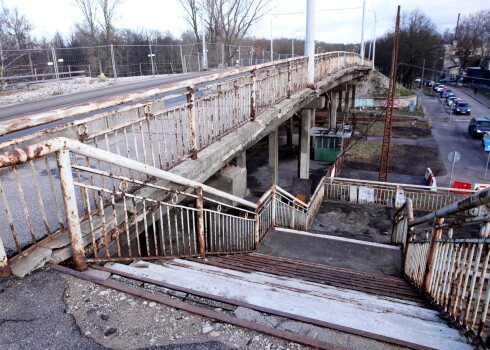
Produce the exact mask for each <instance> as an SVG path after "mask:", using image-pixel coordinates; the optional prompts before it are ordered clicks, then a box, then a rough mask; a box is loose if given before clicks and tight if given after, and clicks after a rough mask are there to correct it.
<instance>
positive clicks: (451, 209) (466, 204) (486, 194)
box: [408, 188, 490, 227]
mask: <svg viewBox="0 0 490 350" xmlns="http://www.w3.org/2000/svg"><path fill="white" fill-rule="evenodd" d="M489 202H490V188H486V189H484V190H482V191H479V192H477V193H474V194H472V195H470V196H469V197H467V198H465V199H462V200H460V201H457V202H455V203H453V204H450V205H448V206H445V207H444V208H441V209H439V210H436V211H434V212H432V213H430V214H427V215H425V216H423V217H421V218H418V219H415V220H414V221H412V222H411V223H409V225H408V226H409V227H414V226H417V225H420V224H423V223H425V222H428V221H431V220H434V219H435V218H442V217H444V216H447V215H452V214H456V213H458V212H462V211H465V210H469V209H472V208H476V207H478V206H480V205H483V204H487V203H489Z"/></svg>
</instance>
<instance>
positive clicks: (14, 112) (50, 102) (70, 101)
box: [0, 71, 216, 121]
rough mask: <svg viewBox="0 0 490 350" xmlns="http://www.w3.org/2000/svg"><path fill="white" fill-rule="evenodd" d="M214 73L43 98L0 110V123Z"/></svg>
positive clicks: (181, 76) (153, 80)
mask: <svg viewBox="0 0 490 350" xmlns="http://www.w3.org/2000/svg"><path fill="white" fill-rule="evenodd" d="M214 73H216V72H214V71H213V72H209V71H204V72H197V73H189V74H176V75H173V76H170V77H169V76H165V77H160V78H159V77H156V78H148V79H142V80H138V81H135V82H130V83H121V84H116V85H113V86H110V87H104V88H100V89H95V90H87V91H83V92H78V93H74V94H70V95H60V96H55V97H50V98H45V99H42V100H39V101H32V102H25V103H19V104H15V105H9V106H5V107H1V108H0V121H4V120H9V119H14V118H18V117H22V116H26V115H29V114H34V113H39V112H45V111H49V110H51V109H56V108H61V107H67V106H72V105H77V104H80V103H84V102H88V101H93V100H100V99H104V98H108V97H113V96H117V95H121V94H125V93H129V92H135V91H140V90H144V89H151V88H154V87H158V86H163V85H166V84H170V83H174V82H177V81H182V80H187V79H192V78H196V77H200V76H203V75H209V74H214Z"/></svg>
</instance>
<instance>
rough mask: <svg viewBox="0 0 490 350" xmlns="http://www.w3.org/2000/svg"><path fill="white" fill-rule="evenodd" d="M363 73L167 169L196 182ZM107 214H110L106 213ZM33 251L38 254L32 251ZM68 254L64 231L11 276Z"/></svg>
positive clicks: (324, 86)
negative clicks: (331, 91)
mask: <svg viewBox="0 0 490 350" xmlns="http://www.w3.org/2000/svg"><path fill="white" fill-rule="evenodd" d="M365 73H366V71H364V70H359V69H357V68H349V69H346V70H343V71H339V72H336V73H334V74H332V75H330V76H328V77H327V78H325V79H324V80H322V81H321V82H319V83H317V85H318V86H319V90H316V91H312V90H310V89H308V88H306V89H303V90H302V91H299V92H297V93H295V94H293V95H292V96H291V97H290V98H289V99H286V100H283V101H281V102H280V103H278V104H277V105H275V106H274V107H272V108H271V109H270V110H267V111H265V112H264V113H262V114H261V115H259V116H258V117H257V119H256V120H255V121H253V122H250V123H247V124H245V125H243V126H242V127H241V128H238V129H237V130H236V131H234V132H232V133H230V134H228V135H226V136H224V137H223V138H222V139H221V140H220V141H217V142H215V143H213V144H211V145H210V146H208V147H206V148H205V149H203V150H202V151H201V152H199V157H198V158H197V159H191V158H188V159H187V160H185V161H183V162H182V163H180V164H178V165H177V166H175V167H174V168H172V169H171V170H170V171H171V172H172V173H175V174H178V175H180V176H183V177H187V178H192V179H194V180H195V181H198V182H204V181H206V180H207V179H209V178H210V177H211V176H212V175H213V174H215V173H216V172H218V171H219V170H220V169H221V168H222V167H223V166H224V165H225V164H226V163H227V162H229V161H231V160H232V159H233V158H234V157H235V156H236V154H238V153H240V152H243V151H246V150H247V149H248V148H249V147H250V146H252V145H253V144H254V143H256V142H257V141H259V140H260V139H262V138H263V137H265V136H267V135H268V134H269V133H270V132H271V131H272V130H274V129H276V128H277V127H279V126H280V125H281V124H282V123H284V122H285V121H286V120H288V119H289V118H291V117H292V116H293V115H294V114H295V113H297V112H298V111H300V110H301V109H303V108H305V107H306V106H308V104H310V103H311V102H312V101H314V100H315V99H317V98H318V97H319V93H320V94H323V93H325V92H326V91H328V90H331V89H332V88H334V87H335V86H337V85H339V84H343V83H345V82H348V81H351V80H354V79H357V78H359V77H360V76H362V75H364V74H365ZM155 183H156V184H160V185H166V186H169V184H168V182H167V181H164V182H162V181H160V182H159V181H156V182H155ZM159 191H161V190H158V189H155V188H142V189H141V190H139V191H138V192H139V193H138V195H140V196H143V197H147V198H152V196H155V194H157V193H158V192H159ZM135 194H136V193H135ZM106 209H107V210H111V211H112V207H110V206H109V207H107V208H106ZM108 217H111V216H110V215H109V216H108ZM137 219H138V221H140V219H141V220H142V217H138V218H137ZM117 221H118V222H119V218H118V219H117ZM88 224H89V223H88V220H85V221H84V222H82V223H81V225H88ZM107 225H108V226H107V228H106V229H107V230H108V231H110V229H112V228H110V227H109V225H110V224H109V222H108V223H107ZM111 227H113V226H111ZM87 228H88V227H87ZM95 229H96V232H95V236H96V239H99V238H101V237H102V228H101V226H98V227H96V228H95ZM83 235H84V237H83V245H84V247H87V246H88V245H90V244H91V243H92V235H90V234H89V233H87V231H86V230H83ZM38 251H39V252H38ZM36 252H37V254H35V253H36ZM71 257H72V251H71V246H70V240H69V237H68V233H66V235H65V234H62V235H60V237H58V238H56V239H53V240H52V241H51V242H48V243H47V244H46V246H44V247H42V248H38V249H36V250H35V251H34V252H32V253H30V254H29V255H27V256H26V257H24V258H22V259H20V260H19V261H17V262H16V263H15V264H13V265H12V266H11V267H10V268H11V270H12V274H13V275H14V276H17V277H24V276H25V275H27V274H29V273H31V272H33V271H34V270H37V269H39V268H42V267H43V266H44V265H45V264H46V263H48V262H49V263H55V264H58V263H60V262H63V261H66V260H68V259H70V258H71Z"/></svg>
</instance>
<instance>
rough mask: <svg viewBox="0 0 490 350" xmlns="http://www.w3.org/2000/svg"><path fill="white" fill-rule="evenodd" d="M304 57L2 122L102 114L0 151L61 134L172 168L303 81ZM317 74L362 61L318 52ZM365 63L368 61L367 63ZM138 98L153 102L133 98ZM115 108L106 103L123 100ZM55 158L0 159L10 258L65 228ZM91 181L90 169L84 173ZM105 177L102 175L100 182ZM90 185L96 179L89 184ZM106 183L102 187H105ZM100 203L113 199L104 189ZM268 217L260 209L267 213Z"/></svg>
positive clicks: (138, 177)
mask: <svg viewBox="0 0 490 350" xmlns="http://www.w3.org/2000/svg"><path fill="white" fill-rule="evenodd" d="M307 60H308V58H307V57H299V58H293V59H288V60H282V61H276V62H271V63H267V64H262V65H257V66H253V67H248V68H241V69H235V70H231V71H227V72H224V73H216V74H212V75H209V76H205V77H201V78H196V79H192V80H188V81H182V82H177V83H172V84H169V85H166V86H164V87H160V88H153V89H149V90H146V91H140V92H135V93H129V94H126V95H122V96H118V97H114V98H110V99H106V100H102V101H94V102H90V103H86V104H83V105H78V106H73V107H67V108H62V109H59V110H55V111H51V112H43V113H39V114H36V115H32V116H26V117H23V118H18V119H15V121H6V122H0V135H6V134H10V133H13V132H16V131H20V130H24V129H29V128H31V127H34V126H39V125H44V124H46V125H47V124H48V123H51V122H60V121H63V120H66V119H67V118H74V117H77V116H80V117H81V116H83V115H85V114H87V113H94V112H97V111H99V113H97V114H95V115H92V116H89V117H84V118H82V119H78V120H74V121H69V122H68V123H66V124H63V125H58V126H55V127H52V128H49V129H46V130H41V131H36V132H33V133H31V134H28V135H25V136H22V137H17V138H14V139H11V140H8V141H5V142H3V143H1V144H0V151H8V150H12V149H16V148H24V147H27V146H29V145H32V144H33V143H34V142H35V143H38V142H40V141H42V140H51V139H53V138H56V137H58V136H61V137H68V138H72V139H76V140H78V141H80V142H83V143H84V144H87V145H90V146H93V147H95V148H98V149H101V150H104V151H107V152H110V153H113V154H116V155H120V156H124V157H127V158H130V159H133V160H135V161H138V162H141V163H144V164H146V165H149V166H152V167H156V168H160V169H163V170H169V169H171V168H172V167H174V166H176V165H177V164H180V163H181V162H183V161H184V160H186V159H188V158H189V157H195V156H196V154H197V152H198V151H200V150H202V149H203V148H205V147H207V146H209V145H210V144H212V143H214V142H215V141H217V140H220V139H221V138H222V137H224V136H225V135H227V134H229V133H231V132H232V131H234V130H236V129H237V128H239V127H240V126H242V125H244V124H245V123H247V122H250V121H253V120H255V118H256V117H258V116H259V115H260V114H261V113H263V112H265V111H267V110H268V109H270V108H271V107H272V106H274V105H275V104H277V103H278V102H280V101H282V100H284V99H287V98H289V97H291V95H292V94H295V93H297V92H299V91H302V90H303V89H305V88H306V87H307ZM316 61H317V65H316V71H317V72H316V76H317V79H318V80H321V79H323V78H325V77H327V76H328V75H330V74H333V73H336V72H339V71H342V70H343V69H346V68H352V67H360V66H361V58H360V56H359V55H357V54H354V53H347V52H332V53H327V54H321V55H318V56H317V58H316ZM365 65H366V67H367V66H368V63H366V61H365ZM142 99H147V100H148V99H151V100H150V101H144V102H138V101H140V100H142ZM128 103H132V104H130V105H124V106H122V107H119V108H117V109H116V110H109V111H107V110H106V111H104V110H103V109H106V108H109V107H117V106H118V105H121V104H128ZM84 166H85V167H90V168H92V169H96V170H98V171H99V172H103V171H107V172H109V173H111V174H119V175H122V174H125V176H126V177H130V178H132V179H133V180H134V181H128V182H127V184H128V186H129V188H128V190H127V192H131V191H134V190H135V189H137V188H139V187H141V186H142V184H145V183H147V182H148V181H151V180H152V179H151V178H150V177H147V176H146V175H145V174H143V173H141V172H135V171H134V170H125V169H123V168H122V167H118V166H115V165H114V164H108V165H106V166H107V168H103V167H102V162H100V161H92V162H90V164H88V163H87V164H85V165H84ZM59 176H60V174H59V170H58V166H57V160H56V157H55V154H54V153H47V154H45V155H43V156H42V157H37V158H33V159H30V160H29V161H27V162H22V163H18V164H16V165H13V166H5V165H4V164H0V207H1V209H2V211H1V214H0V235H1V236H2V237H3V240H4V241H3V243H4V245H5V247H4V249H5V250H6V252H7V255H8V256H9V258H11V259H13V261H15V260H16V259H18V258H19V253H23V254H21V256H22V255H26V254H29V253H30V252H31V251H32V250H33V249H35V248H36V247H40V246H42V245H43V244H45V243H47V242H49V241H50V240H52V239H54V238H56V236H58V235H60V234H63V233H65V232H67V222H66V215H65V213H64V210H63V205H62V196H61V188H60V185H59V182H58V181H57V178H59ZM86 176H87V177H88V179H89V182H90V181H93V180H91V179H94V178H95V176H94V175H93V174H89V173H87V174H86ZM108 181H109V180H108V179H106V178H104V177H103V176H102V177H101V185H105V184H106V183H107V182H108ZM90 185H91V186H94V185H95V184H94V183H90ZM102 187H103V186H102ZM102 197H103V202H104V206H106V205H108V204H110V202H111V198H110V196H109V195H107V194H106V195H104V196H102ZM264 215H265V214H264Z"/></svg>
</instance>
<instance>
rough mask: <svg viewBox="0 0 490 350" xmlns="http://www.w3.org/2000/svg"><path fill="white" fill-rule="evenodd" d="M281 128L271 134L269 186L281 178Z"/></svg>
mask: <svg viewBox="0 0 490 350" xmlns="http://www.w3.org/2000/svg"><path fill="white" fill-rule="evenodd" d="M278 136H279V128H277V129H275V130H273V131H272V132H271V133H270V134H269V186H272V185H275V184H277V180H278V178H279V137H278Z"/></svg>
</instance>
